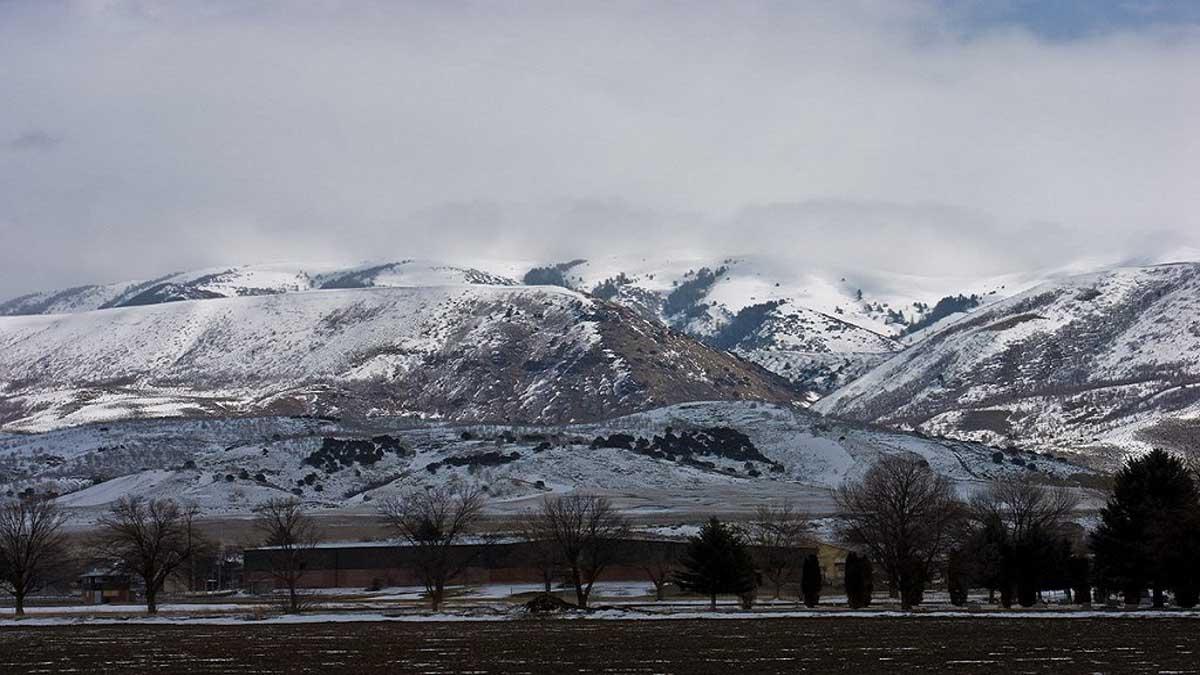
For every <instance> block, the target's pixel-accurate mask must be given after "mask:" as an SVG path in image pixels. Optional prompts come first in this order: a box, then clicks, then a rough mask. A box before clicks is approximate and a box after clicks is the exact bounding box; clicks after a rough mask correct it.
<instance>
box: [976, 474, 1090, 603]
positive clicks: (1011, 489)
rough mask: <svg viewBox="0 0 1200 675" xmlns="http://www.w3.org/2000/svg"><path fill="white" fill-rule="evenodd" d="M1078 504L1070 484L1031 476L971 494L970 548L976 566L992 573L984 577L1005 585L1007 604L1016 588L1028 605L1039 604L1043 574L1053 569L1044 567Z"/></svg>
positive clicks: (1004, 598) (1063, 536)
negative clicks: (1065, 485)
mask: <svg viewBox="0 0 1200 675" xmlns="http://www.w3.org/2000/svg"><path fill="white" fill-rule="evenodd" d="M1078 505H1079V499H1078V498H1077V497H1076V496H1075V495H1074V494H1072V493H1071V492H1070V491H1069V490H1067V489H1066V488H1063V487H1050V486H1047V485H1043V484H1039V483H1035V482H1033V481H1032V480H1031V478H1030V477H1028V476H1020V477H1015V478H1008V479H1002V480H997V481H995V482H993V483H991V484H989V485H988V486H987V487H986V488H985V489H983V490H981V491H979V492H977V493H976V494H975V495H973V496H972V497H971V500H970V502H969V508H968V509H967V515H968V519H969V525H970V528H971V533H970V535H971V536H970V537H967V538H966V539H967V540H968V542H969V543H970V544H971V545H970V546H969V547H968V550H970V551H971V553H972V554H973V556H972V557H974V558H975V561H974V562H975V565H974V566H975V567H977V568H981V569H985V570H987V571H988V572H989V574H985V575H983V576H985V577H987V579H986V580H987V581H988V582H989V583H990V584H995V583H998V584H1000V586H1001V600H1002V602H1003V604H1005V606H1008V605H1010V604H1011V602H1012V593H1013V591H1014V590H1015V591H1017V597H1018V599H1019V600H1020V602H1021V604H1022V605H1026V606H1028V605H1032V604H1033V602H1034V600H1035V595H1036V594H1037V591H1038V588H1039V587H1040V581H1039V577H1041V576H1043V574H1044V573H1045V572H1046V571H1048V570H1042V569H1039V568H1042V567H1047V566H1049V565H1050V563H1052V562H1053V561H1052V558H1053V557H1054V553H1055V552H1056V549H1055V547H1056V546H1057V545H1059V544H1060V542H1062V541H1063V540H1064V539H1066V538H1067V537H1068V534H1069V530H1070V525H1071V521H1072V516H1073V514H1074V513H1075V509H1076V508H1077V507H1078ZM1062 562H1063V564H1065V562H1066V561H1065V560H1064V561H1062ZM993 567H994V568H995V569H994V570H991V569H988V568H993Z"/></svg>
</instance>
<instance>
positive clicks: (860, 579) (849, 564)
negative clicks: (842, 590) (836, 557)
mask: <svg viewBox="0 0 1200 675" xmlns="http://www.w3.org/2000/svg"><path fill="white" fill-rule="evenodd" d="M870 564H871V563H870V562H869V561H868V560H867V559H866V558H864V557H862V556H860V555H859V554H857V553H855V552H853V551H851V552H850V553H849V554H848V555H847V556H846V566H845V573H844V576H845V582H846V602H847V603H849V605H850V608H851V609H858V608H860V607H866V606H867V605H869V604H871V596H870V591H869V590H868V587H869V584H870V580H869V576H870Z"/></svg>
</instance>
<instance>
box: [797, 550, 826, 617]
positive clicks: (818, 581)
mask: <svg viewBox="0 0 1200 675" xmlns="http://www.w3.org/2000/svg"><path fill="white" fill-rule="evenodd" d="M823 584H824V579H822V578H821V561H819V560H817V556H816V555H815V554H813V553H810V554H808V556H806V557H805V558H804V569H803V571H802V572H801V576H800V591H801V593H803V595H804V606H805V607H816V606H817V604H818V603H819V602H821V586H822V585H823Z"/></svg>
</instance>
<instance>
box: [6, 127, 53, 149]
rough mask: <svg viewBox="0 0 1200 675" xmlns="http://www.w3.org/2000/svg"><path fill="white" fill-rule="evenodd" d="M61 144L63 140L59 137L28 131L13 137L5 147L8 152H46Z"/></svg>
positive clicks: (38, 131) (42, 132) (43, 132)
mask: <svg viewBox="0 0 1200 675" xmlns="http://www.w3.org/2000/svg"><path fill="white" fill-rule="evenodd" d="M60 143H62V139H61V138H59V137H57V136H51V135H50V134H48V133H46V132H45V131H40V130H37V129H35V130H33V131H26V132H25V133H22V134H19V135H17V136H15V137H13V138H12V139H10V140H9V141H7V142H6V143H4V147H5V148H6V149H8V150H12V151H16V152H24V151H27V150H32V151H45V150H53V149H54V148H56V147H58V145H59V144H60Z"/></svg>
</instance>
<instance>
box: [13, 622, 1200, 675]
mask: <svg viewBox="0 0 1200 675" xmlns="http://www.w3.org/2000/svg"><path fill="white" fill-rule="evenodd" d="M1198 628H1200V622H1198V621H1195V620H1186V619H1148V620H1139V619H1084V618H1077V619H992V618H979V619H963V618H915V617H914V618H810V619H769V620H701V621H697V620H670V621H575V620H524V621H502V622H495V623H346V624H310V625H255V624H247V625H237V626H172V625H165V626H147V625H126V626H121V625H106V626H99V625H93V626H70V627H30V628H5V629H0V672H4V673H64V672H83V673H118V672H119V673H151V672H157V673H164V672H170V673H343V672H348V673H355V674H356V675H358V674H362V673H385V672H386V673H732V672H750V673H795V672H822V673H826V672H858V673H882V672H888V673H904V672H937V673H1001V672H1002V673H1009V674H1015V673H1051V672H1052V673H1059V674H1062V673H1098V672H1101V673H1159V672H1164V671H1167V672H1180V673H1183V672H1187V673H1191V672H1200V670H1198V669H1200V660H1198V659H1197V655H1196V653H1195V652H1194V650H1195V648H1196V645H1197V644H1198V640H1197V637H1198V636H1197V629H1198Z"/></svg>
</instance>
